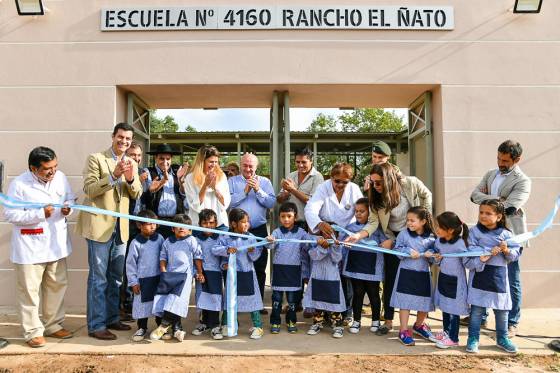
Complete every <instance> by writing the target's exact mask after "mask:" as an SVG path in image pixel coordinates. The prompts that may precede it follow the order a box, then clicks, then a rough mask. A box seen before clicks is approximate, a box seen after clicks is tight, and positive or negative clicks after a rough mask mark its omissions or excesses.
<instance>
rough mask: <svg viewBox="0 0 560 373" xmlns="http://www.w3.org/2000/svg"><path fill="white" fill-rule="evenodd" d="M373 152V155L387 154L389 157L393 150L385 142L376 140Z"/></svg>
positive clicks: (372, 144) (372, 145) (373, 143)
mask: <svg viewBox="0 0 560 373" xmlns="http://www.w3.org/2000/svg"><path fill="white" fill-rule="evenodd" d="M371 151H372V152H373V153H378V154H385V155H389V156H390V155H391V148H390V147H389V145H387V143H386V142H383V141H381V140H375V141H374V142H372V143H371Z"/></svg>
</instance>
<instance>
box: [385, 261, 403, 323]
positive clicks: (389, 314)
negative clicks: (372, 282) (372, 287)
mask: <svg viewBox="0 0 560 373" xmlns="http://www.w3.org/2000/svg"><path fill="white" fill-rule="evenodd" d="M383 259H384V261H385V281H383V310H384V312H383V316H384V318H385V320H393V317H394V316H395V309H394V308H393V307H391V294H392V293H393V287H395V278H396V277H397V271H398V269H399V263H400V259H399V257H398V256H396V255H393V254H383Z"/></svg>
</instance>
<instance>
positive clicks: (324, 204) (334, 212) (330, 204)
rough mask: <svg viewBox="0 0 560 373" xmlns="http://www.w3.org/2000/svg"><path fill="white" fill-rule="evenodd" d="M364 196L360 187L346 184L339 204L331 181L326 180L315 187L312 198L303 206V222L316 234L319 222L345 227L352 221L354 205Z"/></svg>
mask: <svg viewBox="0 0 560 373" xmlns="http://www.w3.org/2000/svg"><path fill="white" fill-rule="evenodd" d="M363 196H364V195H363V194H362V191H361V190H360V187H359V186H357V185H356V184H354V183H348V185H346V188H344V193H343V194H342V198H341V200H340V202H338V199H337V198H336V193H335V192H334V189H333V186H332V181H331V180H326V181H325V182H323V183H322V184H321V185H319V186H318V187H317V189H316V190H315V193H313V196H312V197H311V198H310V199H309V201H307V204H306V205H305V220H306V221H307V225H309V228H310V229H311V231H313V232H316V231H317V230H318V229H317V225H319V223H320V222H322V221H324V222H334V223H335V224H337V225H339V226H341V227H343V228H344V227H346V226H347V225H348V224H350V223H352V222H353V221H354V204H355V203H356V201H357V200H358V199H360V198H362V197H363Z"/></svg>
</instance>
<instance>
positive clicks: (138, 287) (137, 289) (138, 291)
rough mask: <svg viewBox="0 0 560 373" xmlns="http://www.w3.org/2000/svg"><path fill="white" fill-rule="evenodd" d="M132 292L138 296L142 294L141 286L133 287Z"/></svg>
mask: <svg viewBox="0 0 560 373" xmlns="http://www.w3.org/2000/svg"><path fill="white" fill-rule="evenodd" d="M132 292H133V293H134V294H136V295H138V294H140V284H136V285H133V286H132Z"/></svg>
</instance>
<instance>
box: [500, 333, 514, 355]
mask: <svg viewBox="0 0 560 373" xmlns="http://www.w3.org/2000/svg"><path fill="white" fill-rule="evenodd" d="M496 346H498V347H499V348H501V349H502V350H504V351H505V352H509V353H510V354H515V353H517V347H516V346H515V345H514V344H513V342H512V341H511V340H510V339H509V338H508V337H502V338H499V339H498V342H497V343H496Z"/></svg>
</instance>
